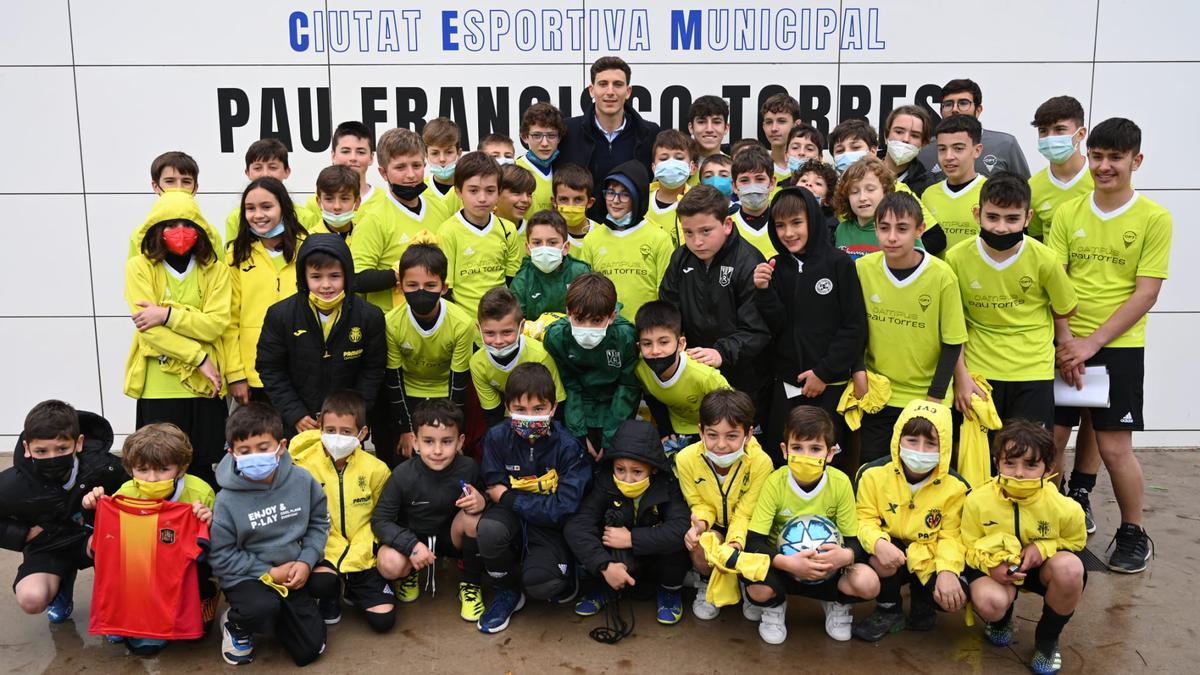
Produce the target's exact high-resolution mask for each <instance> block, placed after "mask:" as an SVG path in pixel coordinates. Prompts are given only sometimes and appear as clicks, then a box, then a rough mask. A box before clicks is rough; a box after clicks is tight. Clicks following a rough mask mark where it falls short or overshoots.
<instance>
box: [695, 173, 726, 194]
mask: <svg viewBox="0 0 1200 675" xmlns="http://www.w3.org/2000/svg"><path fill="white" fill-rule="evenodd" d="M700 182H701V183H703V184H705V185H711V186H713V187H715V188H717V189H718V190H720V191H721V194H723V195H725V196H726V197H728V196H730V195H732V194H733V179H732V178H730V177H729V176H709V177H708V178H705V179H704V180H702V181H700Z"/></svg>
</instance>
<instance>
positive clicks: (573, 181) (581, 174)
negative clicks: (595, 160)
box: [551, 164, 596, 198]
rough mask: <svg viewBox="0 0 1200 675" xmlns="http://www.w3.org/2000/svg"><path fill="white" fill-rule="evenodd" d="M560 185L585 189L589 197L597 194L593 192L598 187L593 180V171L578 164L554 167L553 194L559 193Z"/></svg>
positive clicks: (573, 188)
mask: <svg viewBox="0 0 1200 675" xmlns="http://www.w3.org/2000/svg"><path fill="white" fill-rule="evenodd" d="M559 186H563V187H567V188H570V189H572V190H581V191H584V192H586V193H587V196H588V197H589V198H590V197H594V196H595V195H594V194H592V191H593V190H595V189H596V187H595V184H594V183H593V182H592V172H591V171H588V170H587V169H585V168H583V167H582V166H579V165H578V164H563V165H562V166H560V167H557V168H555V169H554V178H553V179H552V181H551V194H554V195H557V194H558V188H559Z"/></svg>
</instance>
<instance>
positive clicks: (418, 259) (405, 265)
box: [400, 244, 450, 283]
mask: <svg viewBox="0 0 1200 675" xmlns="http://www.w3.org/2000/svg"><path fill="white" fill-rule="evenodd" d="M414 267H420V268H421V269H423V270H425V271H427V272H429V273H430V274H432V275H434V276H436V277H439V278H441V280H442V283H445V282H446V274H447V270H448V268H449V267H450V263H449V261H447V260H446V254H445V253H442V249H440V248H438V247H437V244H413V245H411V246H409V247H408V249H407V250H406V251H404V255H402V256H400V279H401V280H403V279H404V273H405V272H407V271H409V270H411V269H413V268H414Z"/></svg>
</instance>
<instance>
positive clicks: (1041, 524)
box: [962, 477, 1087, 572]
mask: <svg viewBox="0 0 1200 675" xmlns="http://www.w3.org/2000/svg"><path fill="white" fill-rule="evenodd" d="M1001 534H1003V535H1011V536H997V535H1001ZM1014 537H1015V540H1014ZM962 542H963V545H964V546H965V547H966V559H967V564H968V565H970V566H971V567H974V568H975V569H977V570H979V571H981V572H987V571H988V570H990V569H992V568H994V567H996V565H999V564H1001V563H1010V564H1011V563H1017V562H1019V561H1020V560H1021V548H1023V547H1025V546H1028V545H1029V544H1034V545H1036V546H1037V548H1038V552H1039V553H1041V554H1042V558H1043V559H1046V560H1048V559H1049V558H1050V556H1052V555H1054V554H1055V553H1058V552H1059V551H1079V550H1082V549H1083V547H1084V545H1085V544H1087V530H1086V527H1085V525H1084V520H1083V508H1081V507H1080V506H1079V504H1078V503H1077V502H1076V501H1075V500H1073V499H1071V498H1070V497H1067V496H1065V495H1063V494H1062V493H1060V492H1059V491H1058V490H1056V489H1055V487H1054V483H1052V482H1051V481H1050V480H1049V477H1047V479H1046V481H1045V482H1044V484H1043V486H1042V489H1041V490H1039V491H1038V492H1037V493H1035V494H1034V495H1033V496H1032V497H1029V498H1027V499H1021V500H1017V499H1013V498H1012V497H1009V496H1008V495H1007V494H1005V493H1004V491H1003V490H1002V489H1001V488H1000V485H999V484H998V483H997V479H996V478H992V479H991V480H989V481H988V482H986V483H984V484H983V485H980V486H978V487H976V488H975V489H974V490H972V491H971V494H969V495H967V499H966V502H965V503H964V504H963V511H962Z"/></svg>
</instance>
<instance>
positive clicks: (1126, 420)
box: [1121, 413, 1133, 424]
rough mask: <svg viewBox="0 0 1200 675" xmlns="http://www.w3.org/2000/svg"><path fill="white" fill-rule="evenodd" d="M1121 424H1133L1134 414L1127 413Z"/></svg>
mask: <svg viewBox="0 0 1200 675" xmlns="http://www.w3.org/2000/svg"><path fill="white" fill-rule="evenodd" d="M1121 424H1133V413H1125V416H1124V417H1122V418H1121Z"/></svg>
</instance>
